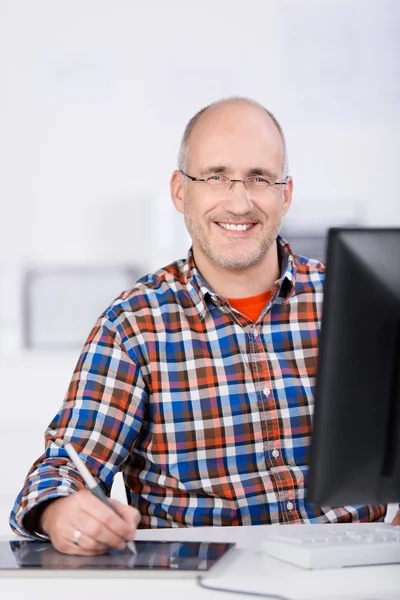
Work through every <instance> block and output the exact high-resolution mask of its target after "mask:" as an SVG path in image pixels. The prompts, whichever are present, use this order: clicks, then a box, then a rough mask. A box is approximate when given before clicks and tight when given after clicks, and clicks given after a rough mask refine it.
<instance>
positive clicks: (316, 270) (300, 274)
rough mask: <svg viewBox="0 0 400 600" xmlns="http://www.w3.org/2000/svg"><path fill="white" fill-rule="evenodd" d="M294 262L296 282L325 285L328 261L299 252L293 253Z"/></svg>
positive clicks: (299, 283)
mask: <svg viewBox="0 0 400 600" xmlns="http://www.w3.org/2000/svg"><path fill="white" fill-rule="evenodd" d="M293 264H294V267H295V272H296V284H298V285H303V286H304V285H307V284H311V285H313V286H314V287H315V286H323V284H324V282H325V275H326V263H325V262H323V261H320V260H316V259H314V258H308V257H307V256H302V255H299V254H294V255H293Z"/></svg>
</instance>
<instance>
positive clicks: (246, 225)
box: [217, 222, 256, 231]
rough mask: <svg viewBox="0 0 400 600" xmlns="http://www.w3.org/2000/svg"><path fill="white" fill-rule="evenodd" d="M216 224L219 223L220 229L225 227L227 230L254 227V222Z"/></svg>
mask: <svg viewBox="0 0 400 600" xmlns="http://www.w3.org/2000/svg"><path fill="white" fill-rule="evenodd" d="M217 225H219V227H222V229H227V230H228V231H247V230H248V229H251V228H252V227H254V225H256V223H238V224H236V225H235V224H234V223H221V222H218V223H217Z"/></svg>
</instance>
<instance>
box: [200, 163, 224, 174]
mask: <svg viewBox="0 0 400 600" xmlns="http://www.w3.org/2000/svg"><path fill="white" fill-rule="evenodd" d="M227 171H229V167H227V166H225V165H211V166H210V167H205V168H204V169H201V171H200V175H202V176H204V177H205V176H206V175H211V174H213V173H226V172H227Z"/></svg>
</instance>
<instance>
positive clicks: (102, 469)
mask: <svg viewBox="0 0 400 600" xmlns="http://www.w3.org/2000/svg"><path fill="white" fill-rule="evenodd" d="M292 190H293V182H292V179H291V178H290V177H289V176H288V174H287V156H286V146H285V140H284V136H283V133H282V130H281V128H280V126H279V124H278V123H277V121H276V119H275V118H274V117H273V116H272V115H271V114H270V113H269V112H268V111H266V110H265V109H264V108H263V107H261V106H260V105H258V104H257V103H254V102H251V101H249V100H245V99H228V100H225V101H221V102H218V103H215V104H213V105H210V106H209V107H207V108H206V109H203V110H202V111H200V113H198V114H197V115H196V116H195V117H194V118H193V119H192V120H191V121H190V122H189V124H188V126H187V128H186V131H185V134H184V138H183V141H182V146H181V151H180V156H179V170H176V171H175V172H174V173H173V175H172V179H171V195H172V199H173V202H174V204H175V207H176V209H177V210H178V211H179V212H181V213H183V214H184V217H185V222H186V226H187V228H188V231H189V233H190V235H191V237H192V240H193V248H192V250H191V251H190V252H189V256H188V258H187V260H181V261H178V262H176V263H173V264H172V265H169V266H168V267H166V268H164V269H162V270H160V271H159V272H157V273H155V274H152V275H148V276H147V277H145V278H143V279H141V280H140V281H139V282H138V283H137V284H136V286H135V287H134V288H133V289H132V290H130V291H127V292H124V293H123V294H122V295H121V296H120V297H119V298H118V299H117V300H115V301H114V302H113V303H112V305H111V306H110V307H109V308H108V309H107V310H106V311H105V312H104V313H103V315H102V316H101V317H100V318H99V320H98V322H97V324H96V326H95V328H94V329H93V331H92V332H91V334H90V336H89V338H88V340H87V342H86V344H85V346H84V349H83V352H82V354H81V356H80V359H79V361H78V364H77V366H76V369H75V372H74V375H73V377H72V381H71V384H70V387H69V390H68V392H67V396H66V399H65V401H64V404H63V407H62V408H61V410H60V412H59V413H58V415H57V416H56V417H55V419H54V420H53V422H52V423H51V424H50V426H49V428H48V430H47V434H46V441H47V445H46V453H45V454H44V455H43V456H42V457H40V459H39V460H38V461H37V462H36V463H35V464H34V465H33V467H32V469H31V471H30V473H29V474H28V477H27V479H26V482H25V485H24V488H23V490H22V492H21V493H20V495H19V497H18V498H17V501H16V503H15V506H14V509H13V511H12V514H11V526H12V527H13V529H14V530H15V531H17V532H18V533H22V534H24V535H30V536H32V537H39V538H40V537H43V536H45V537H48V538H50V539H51V541H52V542H53V544H54V545H55V547H56V548H57V549H59V550H60V551H62V552H66V553H75V554H97V553H102V552H105V551H107V549H109V548H123V547H124V545H125V540H128V539H132V538H133V537H134V535H135V530H136V527H138V526H139V522H140V527H179V526H202V525H250V524H254V525H256V524H263V523H264V524H267V523H301V522H316V523H317V522H320V523H325V522H337V521H343V522H345V521H369V520H370V521H373V520H383V518H384V516H385V511H386V508H385V507H384V506H347V507H340V508H330V507H322V508H315V507H312V506H310V505H309V504H308V503H307V502H306V500H305V487H304V477H305V475H306V473H307V464H308V456H309V443H310V434H311V420H312V412H313V394H312V392H313V386H314V380H315V375H316V359H317V352H318V333H319V326H320V317H321V304H322V288H323V282H324V276H325V267H324V265H323V264H321V263H319V262H317V261H314V260H309V259H306V258H304V257H298V256H293V254H292V252H291V249H290V247H289V245H288V244H287V242H285V241H284V240H283V239H282V238H281V237H280V236H279V235H278V234H279V229H280V226H281V220H282V217H283V216H284V215H285V214H286V212H287V211H288V209H289V207H290V204H291V201H292ZM166 235H168V232H166ZM62 440H71V441H72V442H73V444H74V446H75V448H76V449H77V451H78V452H79V453H80V455H81V457H82V459H83V460H84V461H85V462H86V464H87V466H88V468H89V469H90V471H91V472H92V474H93V475H94V476H95V477H96V479H97V480H98V481H99V483H100V485H101V486H102V487H103V489H104V490H105V492H106V493H109V491H110V488H111V485H112V480H113V477H114V475H115V473H116V472H117V471H119V470H122V472H123V475H124V479H125V483H126V485H127V487H128V488H129V489H130V490H131V501H132V502H131V503H132V505H133V506H123V505H122V504H120V503H117V502H115V501H114V506H115V508H116V510H117V512H118V515H116V514H114V513H113V512H112V511H111V510H110V509H109V508H108V507H107V506H104V505H103V504H101V503H100V501H99V500H98V499H97V498H95V497H94V496H92V495H91V494H90V492H88V491H85V489H84V483H83V481H82V479H81V477H80V476H79V474H78V473H77V472H76V470H75V469H74V468H73V465H72V464H71V462H70V461H69V459H68V456H67V455H66V453H65V451H64V449H63V448H62V444H61V443H60V442H61V441H62Z"/></svg>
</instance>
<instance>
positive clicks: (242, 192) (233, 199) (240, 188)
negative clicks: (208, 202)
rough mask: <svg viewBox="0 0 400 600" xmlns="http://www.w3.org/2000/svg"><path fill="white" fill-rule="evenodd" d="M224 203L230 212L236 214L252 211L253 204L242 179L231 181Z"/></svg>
mask: <svg viewBox="0 0 400 600" xmlns="http://www.w3.org/2000/svg"><path fill="white" fill-rule="evenodd" d="M224 203H225V204H226V205H227V206H229V211H230V212H233V213H236V214H246V213H248V212H249V210H251V209H252V207H253V203H252V201H251V199H250V195H249V192H248V190H247V188H246V184H245V182H244V181H243V180H242V179H232V183H231V186H230V188H229V193H228V194H227V196H226V198H225V202H224Z"/></svg>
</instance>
